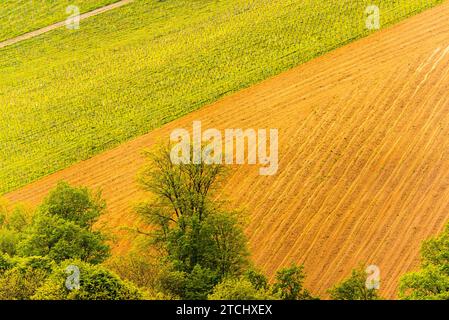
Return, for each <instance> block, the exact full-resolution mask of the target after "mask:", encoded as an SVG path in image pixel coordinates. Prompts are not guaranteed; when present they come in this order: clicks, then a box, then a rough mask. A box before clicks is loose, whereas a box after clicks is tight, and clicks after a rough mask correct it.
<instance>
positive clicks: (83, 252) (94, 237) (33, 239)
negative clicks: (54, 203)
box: [17, 213, 109, 263]
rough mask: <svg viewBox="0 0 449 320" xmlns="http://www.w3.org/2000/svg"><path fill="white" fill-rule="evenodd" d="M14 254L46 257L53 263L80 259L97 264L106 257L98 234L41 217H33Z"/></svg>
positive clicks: (51, 218) (73, 224)
mask: <svg viewBox="0 0 449 320" xmlns="http://www.w3.org/2000/svg"><path fill="white" fill-rule="evenodd" d="M17 251H18V254H19V255H21V256H48V257H50V258H51V259H53V260H55V261H57V262H61V261H64V260H66V259H81V260H82V261H86V262H90V263H100V262H102V261H104V260H105V259H106V258H107V257H108V256H109V247H108V246H107V245H106V244H105V243H104V237H103V236H102V235H101V234H99V233H98V232H92V231H89V230H87V229H84V228H82V227H81V226H79V225H78V224H76V223H75V222H72V221H67V220H65V219H63V218H60V217H58V216H51V215H47V214H44V213H38V214H37V215H36V217H35V219H34V221H33V223H32V225H31V226H30V228H29V229H28V230H27V232H26V235H25V237H24V239H23V240H22V241H21V242H20V243H19V244H18V250H17Z"/></svg>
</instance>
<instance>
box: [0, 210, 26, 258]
mask: <svg viewBox="0 0 449 320" xmlns="http://www.w3.org/2000/svg"><path fill="white" fill-rule="evenodd" d="M30 216H31V213H30V212H29V211H27V210H26V209H25V208H24V207H21V206H17V207H15V208H13V209H12V210H8V208H7V206H6V204H4V205H3V206H1V207H0V252H1V253H7V254H9V255H10V256H13V255H15V254H16V251H17V245H18V243H19V242H20V241H21V240H22V238H23V230H25V229H26V228H27V227H28V225H29V224H30V221H31V218H30Z"/></svg>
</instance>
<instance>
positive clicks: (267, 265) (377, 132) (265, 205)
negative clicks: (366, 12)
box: [6, 3, 449, 298]
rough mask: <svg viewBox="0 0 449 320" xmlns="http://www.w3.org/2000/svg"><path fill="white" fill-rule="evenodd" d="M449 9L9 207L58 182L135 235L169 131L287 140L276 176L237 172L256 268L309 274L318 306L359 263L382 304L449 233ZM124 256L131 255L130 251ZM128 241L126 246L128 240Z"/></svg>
mask: <svg viewBox="0 0 449 320" xmlns="http://www.w3.org/2000/svg"><path fill="white" fill-rule="evenodd" d="M448 16H449V4H447V3H446V4H444V5H442V6H439V7H437V8H434V9H432V10H429V11H427V12H425V13H422V14H420V15H418V16H416V17H413V18H410V19H408V20H407V21H405V22H403V23H401V24H399V25H397V26H395V27H393V28H390V29H387V30H384V31H382V32H379V33H376V34H374V35H372V36H370V37H368V38H365V39H363V40H361V41H358V42H356V43H353V44H351V45H348V46H346V47H343V48H341V49H338V50H336V51H334V52H332V53H331V54H327V55H325V56H323V57H321V58H318V59H316V60H313V61H311V62H309V63H306V64H305V65H302V66H299V67H297V68H294V69H292V70H290V71H288V72H285V73H283V74H281V75H279V76H277V77H274V78H271V79H269V80H267V81H265V82H263V83H260V84H258V85H256V86H253V87H251V88H249V89H246V90H243V91H241V92H239V93H237V94H235V95H232V96H229V97H227V98H224V99H222V100H220V101H218V102H217V103H214V104H212V105H210V106H208V107H205V108H202V109H200V110H199V111H196V112H193V113H191V114H189V115H188V116H185V117H183V118H181V119H179V120H176V121H174V122H172V123H170V124H168V125H166V126H164V127H162V128H160V129H157V130H155V131H153V132H151V133H150V134H147V135H145V136H142V137H140V138H137V139H135V140H133V141H131V142H129V143H126V144H123V145H122V146H120V147H118V148H115V149H113V150H111V151H108V152H106V153H103V154H101V155H99V156H96V157H94V158H92V159H90V160H87V161H84V162H81V163H79V164H77V165H75V166H72V167H70V168H69V169H66V170H63V171H60V172H58V173H56V174H53V175H51V176H49V177H47V178H44V179H42V180H40V181H38V182H36V183H33V184H31V185H28V186H27V187H25V188H23V189H20V190H18V191H16V192H13V193H10V194H7V195H6V197H7V198H8V199H9V200H11V201H13V202H15V201H27V202H30V203H32V204H35V203H37V202H39V201H40V200H41V199H42V197H43V196H44V195H45V193H46V192H47V191H48V190H49V189H50V188H52V187H53V186H54V185H55V183H56V182H57V181H59V180H61V179H64V180H67V181H69V182H71V183H75V184H82V185H87V186H90V187H95V188H96V187H101V188H102V189H103V194H104V197H105V198H106V200H107V203H108V208H109V213H108V214H107V215H106V216H104V217H103V219H102V221H101V222H100V223H104V224H106V225H107V226H108V227H110V228H115V229H117V234H118V235H119V236H123V232H119V229H120V228H122V227H124V226H130V225H133V224H134V222H135V215H134V214H133V213H132V206H133V204H134V203H135V202H136V201H138V200H139V199H141V198H142V197H143V196H144V194H142V192H141V191H139V189H138V186H137V185H136V182H135V176H136V173H137V171H138V169H139V168H140V167H141V165H142V164H143V163H144V160H143V159H142V157H141V150H142V149H143V148H146V147H150V146H152V145H153V144H154V143H155V141H157V140H159V139H166V138H167V137H168V135H169V133H170V132H171V130H173V129H174V128H179V127H182V128H191V126H192V121H193V120H202V121H203V128H207V127H214V128H218V129H224V128H279V134H280V168H279V172H278V174H277V175H276V176H273V177H261V176H259V175H258V167H253V166H241V167H235V168H234V170H233V171H232V174H231V176H230V179H229V181H228V183H227V184H226V186H225V191H224V192H225V194H227V195H228V196H230V197H231V199H232V201H233V202H234V203H235V204H236V205H238V206H241V205H242V204H243V205H244V206H245V207H246V208H247V211H248V213H249V214H250V222H249V226H248V228H247V234H248V236H249V239H250V247H251V251H252V254H253V258H254V261H255V262H256V264H257V265H259V266H260V267H262V268H263V269H264V270H266V271H267V272H268V273H269V274H271V275H272V274H273V272H274V271H275V270H276V269H277V268H279V267H280V266H283V265H287V264H289V263H290V262H291V261H296V262H300V263H304V264H305V267H306V271H307V274H308V278H307V286H308V287H310V288H312V291H313V292H314V293H316V294H324V293H325V291H326V289H327V288H329V287H330V286H332V285H333V284H334V283H336V282H338V281H340V280H341V279H342V278H343V277H346V276H347V275H348V274H349V272H350V270H351V268H353V267H355V266H357V265H358V264H359V263H368V264H376V265H378V266H379V267H380V268H381V277H382V280H383V282H382V294H383V295H384V296H386V297H389V298H391V297H394V296H395V291H396V287H397V281H398V277H399V276H400V275H402V274H403V273H405V272H407V271H409V270H411V269H413V268H415V267H416V266H417V264H418V262H419V246H420V243H421V241H422V240H423V239H425V238H427V237H429V236H431V235H434V234H436V233H437V232H438V231H440V230H441V229H442V227H443V225H444V224H445V222H447V220H448V219H449V74H448V73H449V40H448V39H449V24H448V23H447V17H448ZM122 239H123V241H121V242H119V243H118V244H117V247H116V253H120V252H124V251H126V249H127V247H128V244H129V243H128V241H127V240H126V239H125V238H122ZM128 240H129V239H128Z"/></svg>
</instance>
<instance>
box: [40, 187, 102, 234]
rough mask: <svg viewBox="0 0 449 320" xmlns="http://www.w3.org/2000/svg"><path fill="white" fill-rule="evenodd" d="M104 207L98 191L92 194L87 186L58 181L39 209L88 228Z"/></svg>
mask: <svg viewBox="0 0 449 320" xmlns="http://www.w3.org/2000/svg"><path fill="white" fill-rule="evenodd" d="M105 209H106V204H105V202H104V200H103V199H102V198H101V193H100V192H97V193H95V194H93V193H92V192H90V191H89V190H88V189H87V188H84V187H80V188H76V187H72V186H70V185H69V184H68V183H67V182H59V183H58V185H57V186H56V188H55V189H54V190H52V191H51V192H50V193H49V195H48V197H47V198H46V199H45V200H44V202H43V203H42V205H41V206H40V208H39V211H40V212H43V213H45V214H47V215H50V216H57V217H60V218H63V219H65V220H68V221H72V222H74V223H76V224H77V225H79V226H80V227H82V228H86V229H90V228H92V225H93V223H94V222H95V221H96V220H97V219H98V218H99V217H100V216H101V214H102V213H103V212H104V210H105Z"/></svg>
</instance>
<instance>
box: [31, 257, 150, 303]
mask: <svg viewBox="0 0 449 320" xmlns="http://www.w3.org/2000/svg"><path fill="white" fill-rule="evenodd" d="M72 266H76V268H78V270H79V279H78V280H79V287H75V286H72V287H71V286H67V279H68V276H70V275H71V273H70V272H68V270H70V269H68V267H72ZM144 297H145V296H144V294H143V293H142V292H141V291H140V290H139V289H138V288H136V287H135V286H134V285H133V284H131V283H129V282H127V281H123V280H121V279H120V278H119V277H118V276H117V275H116V274H114V273H112V272H111V271H108V270H107V269H105V268H104V267H101V266H98V265H91V264H89V263H85V262H83V261H80V260H67V261H64V262H63V263H61V264H60V265H57V266H55V267H54V268H53V270H52V272H51V274H50V276H49V277H48V278H47V279H46V280H45V282H44V283H43V284H42V286H40V287H39V289H37V290H36V293H35V294H34V295H33V296H32V299H35V300H140V299H143V298H144Z"/></svg>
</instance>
